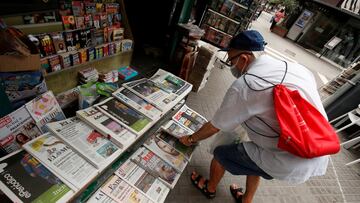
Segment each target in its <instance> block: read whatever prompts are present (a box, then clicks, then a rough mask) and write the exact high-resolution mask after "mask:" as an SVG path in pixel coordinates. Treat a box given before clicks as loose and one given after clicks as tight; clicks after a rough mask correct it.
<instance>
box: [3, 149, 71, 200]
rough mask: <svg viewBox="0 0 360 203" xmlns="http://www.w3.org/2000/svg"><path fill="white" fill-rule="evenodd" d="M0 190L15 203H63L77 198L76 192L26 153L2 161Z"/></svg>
mask: <svg viewBox="0 0 360 203" xmlns="http://www.w3.org/2000/svg"><path fill="white" fill-rule="evenodd" d="M0 188H1V191H2V192H3V193H4V194H5V195H6V196H8V197H9V199H10V200H11V201H13V202H34V203H42V202H46V203H55V202H58V203H61V202H67V201H69V200H70V198H71V197H72V196H73V195H74V191H72V190H71V189H70V188H69V187H68V186H66V185H65V184H64V183H63V182H62V181H61V180H60V179H59V178H57V177H56V176H55V175H54V174H53V173H51V172H50V171H49V170H48V169H47V168H45V167H44V165H42V164H41V163H40V162H39V161H38V160H37V159H35V158H34V157H33V156H31V155H30V154H28V153H27V152H25V151H24V150H19V151H16V152H14V153H11V154H9V155H8V156H6V157H4V158H2V159H0ZM1 199H2V200H4V202H7V201H5V198H1Z"/></svg>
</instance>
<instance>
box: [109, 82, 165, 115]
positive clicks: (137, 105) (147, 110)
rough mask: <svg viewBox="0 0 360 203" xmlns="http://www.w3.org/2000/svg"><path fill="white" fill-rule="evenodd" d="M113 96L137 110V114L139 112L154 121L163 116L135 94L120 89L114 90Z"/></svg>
mask: <svg viewBox="0 0 360 203" xmlns="http://www.w3.org/2000/svg"><path fill="white" fill-rule="evenodd" d="M113 96H114V97H115V98H117V99H118V100H121V101H123V102H124V103H127V104H129V105H130V106H131V107H133V108H134V109H136V110H138V111H139V112H141V113H142V114H144V115H146V116H147V117H149V118H151V119H152V120H154V121H157V120H159V119H160V118H161V116H162V115H163V113H162V112H161V111H160V110H159V109H158V108H156V107H155V106H153V105H152V104H150V103H149V102H147V101H146V100H144V99H143V98H141V97H139V96H137V95H136V94H135V93H133V92H131V91H130V90H128V89H126V88H123V87H122V88H120V89H118V90H116V91H115V92H114V93H113Z"/></svg>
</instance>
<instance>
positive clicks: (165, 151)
mask: <svg viewBox="0 0 360 203" xmlns="http://www.w3.org/2000/svg"><path fill="white" fill-rule="evenodd" d="M144 146H145V147H146V148H148V149H149V150H150V151H153V152H154V153H155V154H156V155H158V156H159V157H160V158H161V159H163V160H164V161H166V162H167V163H168V164H170V165H171V166H172V167H174V168H175V169H176V170H177V171H179V172H182V171H183V170H184V169H185V166H186V164H187V160H186V158H185V156H184V155H183V154H181V153H180V152H178V151H177V150H176V149H175V148H173V147H171V146H169V145H168V144H167V143H166V142H164V141H162V140H161V139H160V138H159V137H157V136H156V134H155V135H153V136H151V137H150V138H149V139H147V140H146V141H145V142H144Z"/></svg>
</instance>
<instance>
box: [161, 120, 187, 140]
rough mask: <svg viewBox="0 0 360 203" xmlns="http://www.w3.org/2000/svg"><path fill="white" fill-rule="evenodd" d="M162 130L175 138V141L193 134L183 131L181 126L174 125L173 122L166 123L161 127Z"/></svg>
mask: <svg viewBox="0 0 360 203" xmlns="http://www.w3.org/2000/svg"><path fill="white" fill-rule="evenodd" d="M161 128H162V130H163V131H165V132H167V133H169V134H170V135H172V136H174V137H176V138H177V139H179V138H181V137H183V136H188V135H191V134H193V133H194V132H193V131H191V130H189V129H185V128H184V127H183V126H182V125H180V124H178V123H176V122H175V121H173V120H170V121H168V122H167V123H166V124H165V125H163V126H161Z"/></svg>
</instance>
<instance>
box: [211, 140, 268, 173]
mask: <svg viewBox="0 0 360 203" xmlns="http://www.w3.org/2000/svg"><path fill="white" fill-rule="evenodd" d="M214 158H215V159H216V160H217V161H218V162H219V163H220V164H221V165H222V166H223V167H224V168H225V170H227V171H229V172H230V173H231V174H233V175H254V176H261V177H263V178H265V179H268V180H271V179H273V177H271V176H270V175H269V174H267V173H265V172H264V171H263V170H262V169H261V168H259V167H258V166H257V165H256V164H255V163H254V162H253V161H252V160H251V159H250V157H249V156H248V155H247V153H246V151H245V148H244V146H243V144H231V145H222V146H218V147H216V148H215V150H214Z"/></svg>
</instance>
